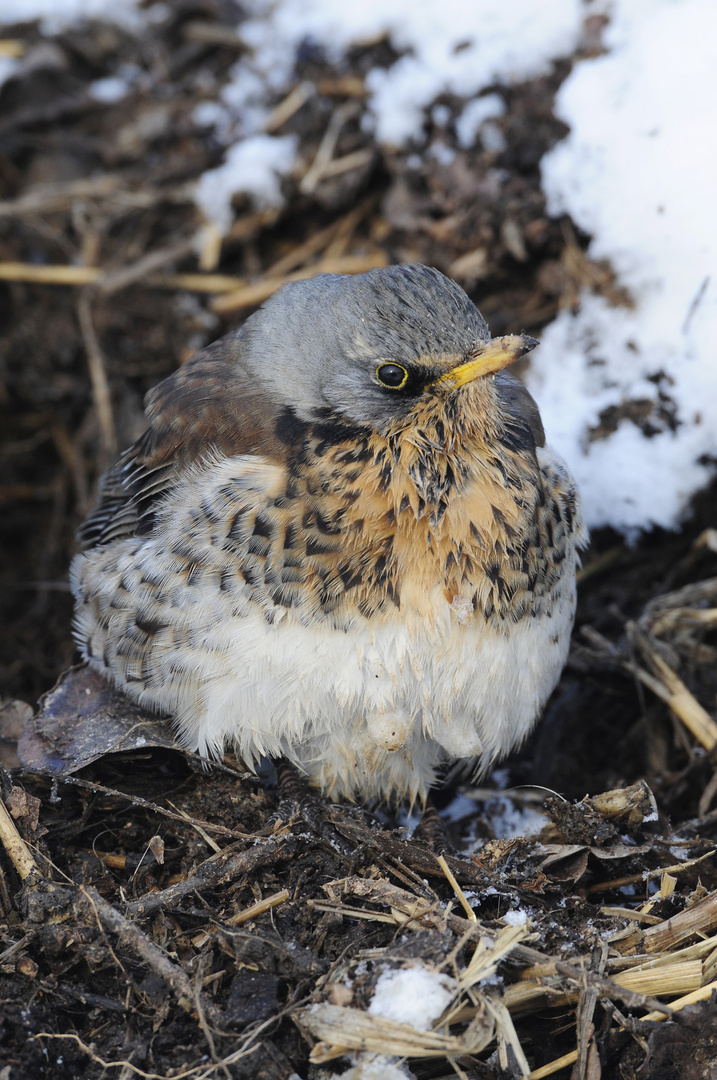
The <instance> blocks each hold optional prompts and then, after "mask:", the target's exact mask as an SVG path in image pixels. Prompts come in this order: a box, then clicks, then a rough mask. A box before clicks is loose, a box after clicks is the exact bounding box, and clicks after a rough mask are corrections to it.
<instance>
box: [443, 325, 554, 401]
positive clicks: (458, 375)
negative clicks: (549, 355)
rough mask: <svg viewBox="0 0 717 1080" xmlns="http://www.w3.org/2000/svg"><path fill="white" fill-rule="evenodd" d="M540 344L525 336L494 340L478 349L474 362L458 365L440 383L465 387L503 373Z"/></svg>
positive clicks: (467, 361)
mask: <svg viewBox="0 0 717 1080" xmlns="http://www.w3.org/2000/svg"><path fill="white" fill-rule="evenodd" d="M537 344H538V342H537V341H536V340H535V338H531V337H526V335H525V334H510V335H509V336H508V337H498V338H493V339H492V340H491V341H487V342H486V343H485V345H480V346H479V347H478V348H477V349H476V353H475V356H474V357H473V359H472V360H466V361H465V362H464V363H463V364H458V366H457V367H454V368H453V369H452V370H451V371H447V372H446V374H445V375H441V377H440V379H438V382H439V383H442V382H448V383H450V384H451V387H452V388H456V387H459V386H465V384H466V383H469V382H473V380H474V379H480V378H481V376H483V375H494V374H495V372H496V371H502V370H503V368H507V367H508V366H509V365H510V364H514V363H515V361H516V360H520V358H521V356H525V354H526V353H529V352H530V351H531V349H534V348H535V346H536V345H537Z"/></svg>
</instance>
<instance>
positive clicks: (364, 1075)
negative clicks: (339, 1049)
mask: <svg viewBox="0 0 717 1080" xmlns="http://www.w3.org/2000/svg"><path fill="white" fill-rule="evenodd" d="M364 1053H365V1052H364ZM356 1057H357V1058H363V1057H364V1054H357V1055H356ZM330 1080H415V1073H412V1072H411V1070H410V1069H409V1068H408V1066H406V1065H399V1064H397V1063H396V1060H395V1059H392V1058H390V1057H386V1055H385V1054H376V1055H371V1057H370V1058H368V1059H367V1060H361V1061H359V1063H358V1064H357V1065H353V1066H352V1067H351V1068H350V1069H347V1070H346V1072H342V1073H332V1074H331V1077H330Z"/></svg>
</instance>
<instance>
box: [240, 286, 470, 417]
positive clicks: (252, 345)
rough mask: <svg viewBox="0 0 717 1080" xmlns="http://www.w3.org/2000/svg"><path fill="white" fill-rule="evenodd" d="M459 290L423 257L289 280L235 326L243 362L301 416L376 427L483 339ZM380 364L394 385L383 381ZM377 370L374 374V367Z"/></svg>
mask: <svg viewBox="0 0 717 1080" xmlns="http://www.w3.org/2000/svg"><path fill="white" fill-rule="evenodd" d="M489 336H490V335H489V332H488V327H487V325H486V323H485V321H484V319H483V318H482V316H481V314H480V312H479V311H478V309H477V308H476V306H475V304H473V303H472V301H471V300H469V298H468V297H467V296H466V294H465V293H464V292H463V290H462V289H461V288H460V287H459V286H458V285H456V284H455V282H453V281H451V280H450V279H449V278H447V277H445V276H444V275H443V274H441V273H439V271H438V270H434V269H432V268H430V267H427V266H418V265H412V266H391V267H387V268H386V269H381V270H371V271H369V272H368V273H367V274H361V275H357V276H356V277H349V276H346V275H334V274H324V275H322V276H320V277H316V278H313V279H311V280H309V281H298V282H294V283H293V284H290V285H287V286H285V287H284V288H283V289H281V290H280V292H278V293H276V294H275V295H274V296H273V297H272V298H271V299H270V300H268V301H267V302H266V304H264V306H263V307H262V308H261V309H260V310H259V311H258V312H256V314H254V315H252V316H251V318H250V319H248V320H247V322H246V323H245V324H244V326H243V327H242V328H241V330H240V331H239V333H238V335H237V339H236V341H237V344H238V345H239V347H240V350H241V360H242V364H243V366H246V367H247V368H249V370H250V371H251V372H252V374H254V375H255V376H256V378H257V379H258V380H260V381H261V382H262V383H263V384H264V385H265V386H267V388H268V389H269V391H270V393H271V395H272V397H274V400H275V401H276V400H279V401H282V402H283V403H284V404H286V405H289V406H291V408H292V409H293V410H294V411H295V412H296V414H297V415H298V416H299V417H300V418H301V419H303V420H309V421H310V420H313V419H316V418H317V416H319V415H323V414H325V413H326V411H327V410H328V411H330V412H332V413H338V414H339V415H343V416H345V417H346V418H347V419H350V420H352V421H353V422H358V423H370V424H372V425H373V426H374V427H380V426H381V423H382V421H386V422H388V421H390V420H395V419H396V416H397V414H398V415H400V413H401V411H402V410H405V411H408V410H410V407H411V402H412V400H414V399H415V396H416V394H418V393H420V392H421V391H422V390H423V388H424V386H425V385H426V384H428V383H429V382H431V381H433V380H435V379H437V378H439V377H440V375H442V374H444V373H445V372H446V371H448V370H450V369H451V368H452V367H454V366H455V365H456V364H459V363H460V362H461V361H462V360H466V359H468V358H469V357H470V356H471V355H472V354H474V353H475V349H476V346H479V345H480V343H481V342H486V341H488V340H489ZM385 365H394V366H398V369H399V370H398V372H392V371H390V370H388V371H386V374H387V375H388V376H389V377H390V376H392V375H393V381H396V379H397V378H400V377H401V371H403V370H404V369H405V370H406V371H407V372H408V378H407V379H406V381H405V384H404V386H402V387H401V388H400V389H397V388H396V387H391V386H387V385H386V383H384V384H383V385H382V382H381V378H380V374H381V371H382V368H384V367H385ZM377 372H378V373H379V374H377Z"/></svg>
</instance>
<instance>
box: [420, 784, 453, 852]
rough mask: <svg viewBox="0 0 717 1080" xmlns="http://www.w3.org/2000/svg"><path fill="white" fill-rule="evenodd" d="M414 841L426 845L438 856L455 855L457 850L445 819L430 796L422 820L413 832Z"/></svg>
mask: <svg viewBox="0 0 717 1080" xmlns="http://www.w3.org/2000/svg"><path fill="white" fill-rule="evenodd" d="M413 839H414V840H416V841H418V843H420V844H426V845H427V846H428V847H429V848H430V849H431V850H432V851H435V852H436V854H438V855H441V854H442V853H444V852H445V854H447V855H453V854H455V850H456V849H455V848H454V846H453V844H452V843H451V840H450V838H449V836H448V830H447V829H446V824H445V822H444V820H443V818H442V817H441V816H440V814H439V813H438V811H437V810H436V807H435V804H434V802H433V800H432V799H431V797H430V795H429V796H428V798H427V799H426V805H425V807H424V809H423V813H422V814H421V820H420V821H419V823H418V825H417V826H416V828H415V830H414V832H413Z"/></svg>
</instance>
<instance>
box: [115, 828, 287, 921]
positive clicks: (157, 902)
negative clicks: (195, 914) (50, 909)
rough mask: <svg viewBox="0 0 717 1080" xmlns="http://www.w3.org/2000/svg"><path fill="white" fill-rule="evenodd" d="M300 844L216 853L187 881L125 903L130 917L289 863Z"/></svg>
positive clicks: (267, 844)
mask: <svg viewBox="0 0 717 1080" xmlns="http://www.w3.org/2000/svg"><path fill="white" fill-rule="evenodd" d="M299 846H300V841H299V840H298V839H297V840H293V839H282V840H280V841H277V840H267V841H266V842H265V843H263V844H257V845H256V846H254V847H251V848H248V849H247V850H246V851H241V852H238V853H236V852H222V853H221V854H220V855H214V856H212V858H211V859H207V860H206V862H203V863H202V864H201V866H199V867H198V869H197V871H196V873H194V874H192V875H191V876H190V877H187V878H185V879H184V881H178V882H177V883H176V884H175V885H170V886H169V887H168V888H166V889H163V890H161V892H155V893H147V894H146V895H145V896H141V897H140V898H139V900H133V901H132V903H130V904H127V905H126V906H125V913H126V914H127V915H128V916H131V915H151V914H153V913H154V912H155V911H159V910H160V908H172V907H174V906H175V905H176V904H178V903H179V902H180V900H183V899H184V897H185V896H188V895H189V893H191V892H194V890H195V889H206V888H213V887H215V886H217V885H222V884H224V883H225V882H227V881H229V880H230V879H231V878H234V877H239V876H240V875H241V874H253V873H256V871H257V870H258V869H259V867H260V866H264V865H267V864H268V865H271V864H272V863H277V862H285V861H286V860H287V859H291V858H293V857H294V856H295V855H296V852H297V850H298V849H299Z"/></svg>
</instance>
